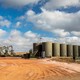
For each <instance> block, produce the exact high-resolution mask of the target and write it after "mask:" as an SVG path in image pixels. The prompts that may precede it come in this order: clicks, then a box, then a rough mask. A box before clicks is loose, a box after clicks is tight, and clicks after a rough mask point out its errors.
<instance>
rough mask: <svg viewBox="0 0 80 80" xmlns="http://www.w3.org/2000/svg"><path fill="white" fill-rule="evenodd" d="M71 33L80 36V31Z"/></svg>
mask: <svg viewBox="0 0 80 80" xmlns="http://www.w3.org/2000/svg"><path fill="white" fill-rule="evenodd" d="M71 33H72V34H73V35H75V36H79V37H80V31H72V32H71Z"/></svg>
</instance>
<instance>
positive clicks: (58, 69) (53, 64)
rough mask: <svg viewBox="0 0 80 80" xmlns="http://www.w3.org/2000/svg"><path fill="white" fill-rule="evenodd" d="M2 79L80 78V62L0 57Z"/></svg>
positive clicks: (57, 79) (79, 79)
mask: <svg viewBox="0 0 80 80" xmlns="http://www.w3.org/2000/svg"><path fill="white" fill-rule="evenodd" d="M0 80H80V64H77V63H66V62H58V61H51V60H49V59H29V60H28V59H18V58H5V59H4V58H0Z"/></svg>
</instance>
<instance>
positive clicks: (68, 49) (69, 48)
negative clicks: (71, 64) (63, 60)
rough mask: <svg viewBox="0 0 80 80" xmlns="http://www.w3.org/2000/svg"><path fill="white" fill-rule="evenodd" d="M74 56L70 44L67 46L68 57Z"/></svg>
mask: <svg viewBox="0 0 80 80" xmlns="http://www.w3.org/2000/svg"><path fill="white" fill-rule="evenodd" d="M72 56H73V46H72V45H70V44H68V45H67V57H72Z"/></svg>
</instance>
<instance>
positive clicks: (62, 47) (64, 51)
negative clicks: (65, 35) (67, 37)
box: [60, 44, 67, 57]
mask: <svg viewBox="0 0 80 80" xmlns="http://www.w3.org/2000/svg"><path fill="white" fill-rule="evenodd" d="M60 56H61V57H67V46H66V44H60Z"/></svg>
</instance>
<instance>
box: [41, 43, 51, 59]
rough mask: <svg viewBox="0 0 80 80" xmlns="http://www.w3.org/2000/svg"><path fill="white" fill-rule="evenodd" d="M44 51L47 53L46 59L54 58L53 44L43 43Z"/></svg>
mask: <svg viewBox="0 0 80 80" xmlns="http://www.w3.org/2000/svg"><path fill="white" fill-rule="evenodd" d="M42 51H43V52H44V53H45V56H46V57H52V42H43V43H42Z"/></svg>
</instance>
